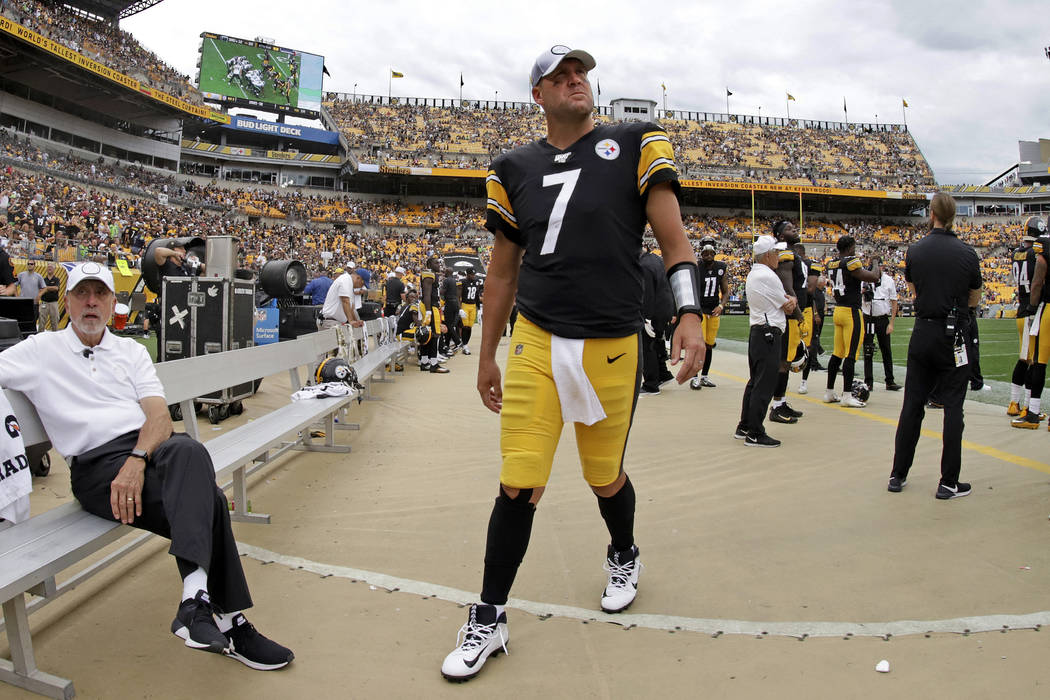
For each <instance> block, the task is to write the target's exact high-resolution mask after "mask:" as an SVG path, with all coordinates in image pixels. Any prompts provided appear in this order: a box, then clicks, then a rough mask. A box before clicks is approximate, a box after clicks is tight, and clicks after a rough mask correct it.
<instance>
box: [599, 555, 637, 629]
mask: <svg viewBox="0 0 1050 700" xmlns="http://www.w3.org/2000/svg"><path fill="white" fill-rule="evenodd" d="M628 556H629V557H630V559H627V557H628ZM602 568H604V569H605V570H606V571H608V572H609V583H608V584H607V585H606V586H605V591H603V592H602V610H604V611H605V612H607V613H618V612H622V611H624V610H626V609H627V608H629V607H630V606H631V603H633V602H634V597H635V596H636V595H638V573H639V572H640V571H641V569H642V562H641V560H640V559H639V558H638V547H636V546H634V545H631V551H630V552H629V553H628V552H617V551H616V550H615V549H613V548H612V545H609V550H608V554H607V556H606V559H605V564H604V565H603V567H602Z"/></svg>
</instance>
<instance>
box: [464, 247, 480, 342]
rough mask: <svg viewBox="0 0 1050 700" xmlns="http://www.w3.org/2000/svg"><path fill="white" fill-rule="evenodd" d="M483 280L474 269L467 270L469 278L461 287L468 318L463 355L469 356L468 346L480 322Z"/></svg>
mask: <svg viewBox="0 0 1050 700" xmlns="http://www.w3.org/2000/svg"><path fill="white" fill-rule="evenodd" d="M481 290H482V284H481V280H479V279H478V273H477V271H476V270H475V269H474V268H473V267H470V268H467V278H466V279H465V280H463V284H462V285H461V286H460V297H461V299H460V300H461V301H462V302H463V311H464V313H466V315H467V317H466V318H464V319H463V354H464V355H469V354H470V348H469V347H467V345H468V344H469V343H470V334H471V333H472V332H473V330H474V324H475V323H477V320H478V307H479V306H481Z"/></svg>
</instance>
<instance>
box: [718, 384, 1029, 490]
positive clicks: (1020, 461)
mask: <svg viewBox="0 0 1050 700" xmlns="http://www.w3.org/2000/svg"><path fill="white" fill-rule="evenodd" d="M712 372H714V374H716V375H718V376H719V377H723V378H725V379H730V380H732V381H735V382H739V383H741V384H747V380H746V379H744V378H742V377H738V376H736V375H735V374H728V373H726V372H719V371H717V370H712ZM791 395H792V398H797V399H799V400H800V401H807V402H809V403H811V404H815V405H817V406H821V407H823V408H830V409H832V410H836V411H842V412H844V413H848V414H849V415H851V416H859V417H861V418H866V419H868V420H871V421H875V422H876V423H883V424H885V425H891V426H893V427H894V428H896V427H897V419H896V418H887V417H886V416H880V415H878V414H875V413H866V412H865V411H864V410H863V409H856V408H846V407H845V406H840V405H838V404H833V403H825V402H824V400H823V399H816V398H811V397H809V396H803V395H802V394H796V393H792V394H791ZM921 435H922V436H923V437H928V438H934V439H936V440H940V439H941V433H939V432H937V431H936V430H928V429H927V428H923V429H922V432H921ZM962 447H963V449H965V450H972V451H974V452H977V453H979V454H982V455H985V456H986V457H992V458H993V459H998V460H1002V461H1003V462H1008V463H1010V464H1016V465H1018V466H1020V467H1028V468H1029V469H1034V470H1036V471H1040V472H1043V473H1044V474H1050V464H1047V463H1046V462H1039V461H1036V460H1034V459H1029V458H1028V457H1022V456H1021V455H1015V454H1013V453H1011V452H1006V451H1005V450H1000V449H998V448H996V447H991V446H990V445H982V444H981V443H979V442H973V441H971V440H963V441H962Z"/></svg>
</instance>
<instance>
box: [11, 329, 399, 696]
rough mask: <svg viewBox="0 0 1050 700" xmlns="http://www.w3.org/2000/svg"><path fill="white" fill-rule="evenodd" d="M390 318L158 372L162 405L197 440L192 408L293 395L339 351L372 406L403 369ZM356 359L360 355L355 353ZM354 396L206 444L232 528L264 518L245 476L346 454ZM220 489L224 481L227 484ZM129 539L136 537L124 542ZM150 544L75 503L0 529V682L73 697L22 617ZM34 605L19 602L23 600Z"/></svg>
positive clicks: (31, 421) (275, 414)
mask: <svg viewBox="0 0 1050 700" xmlns="http://www.w3.org/2000/svg"><path fill="white" fill-rule="evenodd" d="M391 323H392V319H377V320H375V321H368V322H366V323H365V326H364V327H363V328H357V329H353V332H352V333H351V334H350V335H351V337H350V338H346V337H345V336H343V335H342V333H341V331H337V330H335V329H329V330H325V331H321V332H319V333H311V334H309V335H305V336H302V337H300V338H298V339H296V340H291V341H286V342H282V343H275V344H272V345H261V346H256V347H252V348H244V349H241V350H233V351H230V352H224V353H216V354H213V355H205V356H201V357H193V358H186V359H182V360H175V361H172V362H164V363H160V364H158V365H156V368H157V374H158V376H159V377H160V380H161V383H162V384H163V385H164V392H165V397H166V399H167V401H168V403H169V404H176V403H178V404H180V405H181V407H182V414H183V416H186V417H188V419H187V420H186V421H185V429H186V432H187V433H188V434H189V435H191V436H192V437H194V438H195V439H198V440H199V439H200V436H199V433H198V429H197V423H196V420H195V419H194V418H195V416H196V413H195V411H194V408H193V400H194V399H195V398H197V397H200V396H204V395H206V394H209V393H211V392H214V391H217V390H220V389H222V388H224V387H227V386H234V385H237V384H240V383H243V382H248V381H252V380H254V379H257V378H259V377H267V376H270V375H273V374H277V373H280V372H283V371H288V372H289V374H290V379H291V385H292V390H293V391H295V390H298V389H300V388H301V387H302V386H303V383H302V382H301V380H300V377H299V369H300V367H303V366H307V367H309V368H310V370H311V372H312V370H313V368H314V367H316V365H317V364H318V363H319V362H320V360H321V359H322V358H323V357H324V356H325V355H326V354H328V353H330V352H332V351H336V350H340V349H341V356H342V357H345V358H346V359H347V360H348V361H350V362H351V366H353V367H354V369H355V370H356V372H357V375H358V379H359V380H360V382H361V383H362V384H363V385H364V387H365V389H364V391H363V392H361V393H363V394H364V396H363V397H362V398H371V391H370V389H371V383H372V382H373V381H391V380H390V379H388V378H387V377H388V375H392V374H394V373H395V372H394V370H395V366H396V365H397V364H398V363H402V362H404V358H405V355H406V352H407V348H408V344H407V343H405V342H403V341H399V340H397V339H396V337H395V334H394V333H393V328H392V325H391ZM362 351H364V352H362ZM6 394H7V397H8V400H10V401H11V405H12V408H13V409H14V411H15V415H16V416H17V417H18V423H19V426H20V428H21V430H22V437H23V440H24V441H25V444H26V446H27V447H28V446H31V445H37V444H41V443H44V442H46V441H47V440H48V437H47V435H46V433H45V432H44V428H43V426H42V425H41V423H40V418H39V416H38V415H37V413H36V410H35V409H34V408H33V406H32V404H31V403H30V402H29V401H28V399H26V397H25V396H24V395H22V394H21V393H19V392H16V391H7V392H6ZM357 398H358V396H357V395H356V392H351V394H350V395H349V396H342V397H333V398H323V399H310V400H304V401H290V402H289V403H288V404H286V405H284V406H282V407H280V408H278V409H276V410H274V411H272V412H270V413H267V414H265V415H262V416H259V417H257V418H255V419H254V420H252V421H250V422H248V423H245V424H243V425H240V426H238V427H236V428H233V429H232V430H230V431H228V432H225V433H224V434H222V435H219V436H217V437H215V438H214V439H211V440H209V441H207V442H205V443H204V445H205V447H206V448H207V449H208V452H209V454H210V455H211V458H212V461H213V462H214V464H215V474H216V478H217V480H218V481H219V482H220V485H221V486H222V487H223V488H224V489H225V488H229V487H230V486H232V487H233V493H232V501H233V503H234V510H233V512H231V514H230V517H231V518H232V519H235V520H242V521H254V522H266V523H268V522H269V521H270V517H269V516H268V515H262V514H258V513H251V512H248V510H247V483H246V480H247V477H248V475H249V474H251V473H252V472H253V471H255V470H256V469H259V468H260V467H262V466H263V465H265V464H266V463H267V462H269V461H271V460H273V459H274V458H275V457H277V456H278V455H279V454H282V453H283V452H285V451H287V450H310V451H340V452H349V451H350V448H349V446H346V445H337V444H335V441H334V434H335V429H336V427H337V426H338V427H340V428H351V429H352V428H354V427H356V426H353V425H350V424H348V423H346V422H345V421H343V422H340V423H336V422H335V418H336V415H337V414H338V413H341V412H344V413H345V412H346V411H347V410H348V409H349V407H350V404H351V403H352V401H354V400H355V399H357ZM319 423H321V424H323V426H324V432H325V436H324V442H323V444H318V443H315V442H314V438H312V437H311V432H312V430H311V427H312V426H315V425H317V424H319ZM227 480H228V481H227ZM126 535H127V536H129V541H128V542H127V543H126V544H124V545H123V546H122V547H120V548H119V549H117V550H116V551H114V552H112V553H109V554H107V555H106V556H105V557H103V558H101V559H100V560H98V561H95V562H92V563H91V564H90V565H89V566H88V567H86V568H85V569H83V570H81V571H79V572H77V573H76V574H75V575H73V576H71V577H69V578H68V579H66V580H65V581H63V582H62V583H61V585H57V584H56V581H55V576H56V575H57V574H59V573H61V572H62V571H64V570H65V569H67V568H69V567H70V566H73V565H75V564H77V563H78V562H81V561H83V560H84V559H86V558H88V557H90V556H92V555H93V554H95V553H97V552H99V550H101V549H103V548H104V547H106V546H108V545H109V544H111V543H113V542H115V541H116V540H118V539H120V538H122V537H124V536H126ZM131 535H134V536H133V537H131ZM151 537H153V535H151V534H149V533H143V532H142V531H140V530H135V529H134V528H132V527H130V526H126V525H121V524H120V523H115V522H111V521H108V520H104V519H102V518H99V517H97V516H94V515H91V514H90V513H87V512H86V511H84V510H83V509H82V508H81V507H80V504H79V503H77V502H76V501H73V502H70V503H66V504H63V505H61V506H58V507H56V508H53V509H51V510H49V511H47V512H45V513H42V514H40V515H37V516H35V517H33V518H30V519H29V520H26V521H24V522H21V523H18V524H16V525H13V526H10V527H7V528H6V529H3V530H0V602H2V603H3V611H4V627H5V628H6V630H7V638H8V641H9V643H10V644H9V646H10V656H11V658H10V660H7V659H3V658H0V681H4V682H7V683H10V684H12V685H15V686H18V687H21V688H25V689H27V690H30V691H33V692H36V693H39V694H41V695H47V696H50V697H56V698H70V697H73V696H74V694H75V693H74V690H73V683H72V681H70V680H67V679H64V678H59V677H58V676H53V675H51V674H48V673H45V672H43V671H41V670H39V669H37V667H36V661H35V659H34V654H33V643H32V637H31V636H30V629H29V620H28V614H29V613H30V612H33V611H35V610H37V609H39V608H40V607H43V606H44V605H46V604H47V603H49V602H51V601H53V600H55V599H56V598H57V597H59V596H60V595H62V594H63V593H66V592H68V591H69V590H72V589H73V588H74V587H75V586H77V585H78V584H79V583H81V582H83V581H84V580H85V579H87V578H88V577H90V576H92V575H94V574H95V573H97V572H99V571H101V570H102V569H103V568H105V567H106V566H108V565H109V564H111V563H113V562H114V561H116V560H117V559H119V558H120V557H122V556H124V555H125V554H127V553H129V552H131V551H133V550H134V549H136V548H138V547H139V546H141V545H142V544H144V543H145V542H146V541H147V540H149V539H150V538H151ZM26 593H29V594H32V595H33V596H35V597H34V598H32V599H31V602H29V603H27V601H26V596H25V594H26Z"/></svg>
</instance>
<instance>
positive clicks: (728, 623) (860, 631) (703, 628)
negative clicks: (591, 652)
mask: <svg viewBox="0 0 1050 700" xmlns="http://www.w3.org/2000/svg"><path fill="white" fill-rule="evenodd" d="M237 548H238V549H239V550H240V553H241V554H242V555H244V556H248V557H251V558H252V559H255V560H257V561H261V562H265V563H275V564H280V565H282V566H287V567H289V568H291V569H301V570H303V571H309V572H310V573H314V574H318V575H320V576H335V577H337V578H345V579H353V580H355V581H364V582H365V583H368V584H371V585H373V586H376V587H377V588H383V589H386V590H388V591H395V590H396V591H399V592H401V593H412V594H416V595H422V596H428V597H431V598H439V599H441V600H447V601H449V602H452V603H458V604H461V605H469V604H470V603H474V602H477V594H476V593H472V592H469V591H461V590H459V589H457V588H449V587H448V586H440V585H438V584H435V583H427V582H426V581H415V580H413V579H407V578H399V577H397V576H389V575H387V574H381V573H377V572H375V571H366V570H364V569H354V568H351V567H348V566H335V565H332V564H322V563H320V562H315V561H310V560H309V559H302V558H300V557H291V556H287V555H284V554H278V553H277V552H271V551H269V550H267V549H262V548H261V547H254V546H252V545H250V544H245V543H243V542H238V543H237ZM595 603H597V600H595ZM507 607H510V608H514V609H516V610H521V611H523V612H527V613H530V614H532V615H539V616H552V615H553V616H557V617H561V618H566V619H570V620H588V621H589V620H594V621H597V622H611V623H614V624H617V625H622V626H623V627H645V628H648V629H654V630H668V631H679V630H681V631H687V632H701V633H703V634H746V635H750V636H761V635H775V636H784V637H846V636H853V637H885V636H886V635H892V636H895V637H899V636H905V635H912V634H925V633H927V632H942V633H943V632H951V633H958V634H963V633H966V632H970V633H976V632H1002V631H1003V630H1004V629H1013V630H1016V629H1034V628H1036V627H1038V626H1041V625H1050V611H1042V612H1035V613H1029V614H1027V615H979V616H976V617H956V618H952V619H948V620H896V621H891V622H804V621H800V622H753V621H749V620H718V619H710V618H699V617H677V616H674V615H647V614H632V613H619V614H617V615H610V614H607V613H603V612H601V611H600V610H591V609H588V608H576V607H572V606H568V605H554V604H551V603H536V602H533V601H529V600H521V599H519V598H511V599H510V600H509V601H508V602H507Z"/></svg>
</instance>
